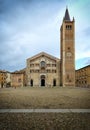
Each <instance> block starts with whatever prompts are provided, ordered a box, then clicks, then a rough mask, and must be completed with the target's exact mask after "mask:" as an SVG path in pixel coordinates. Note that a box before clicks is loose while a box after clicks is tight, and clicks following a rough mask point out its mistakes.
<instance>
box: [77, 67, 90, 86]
mask: <svg viewBox="0 0 90 130" xmlns="http://www.w3.org/2000/svg"><path fill="white" fill-rule="evenodd" d="M75 79H76V86H77V87H90V65H88V66H85V67H83V68H81V69H78V70H76V72H75Z"/></svg>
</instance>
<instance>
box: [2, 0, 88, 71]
mask: <svg viewBox="0 0 90 130" xmlns="http://www.w3.org/2000/svg"><path fill="white" fill-rule="evenodd" d="M66 6H68V10H69V14H70V18H71V20H72V19H73V16H74V18H75V52H76V56H75V59H76V69H78V68H80V67H83V66H86V65H88V64H90V2H89V0H85V1H82V0H0V69H4V70H8V71H15V70H19V69H22V68H25V67H26V59H27V58H29V57H31V56H33V55H36V54H38V53H40V52H42V51H44V52H46V53H49V54H51V55H53V56H55V57H58V58H60V26H61V24H62V20H63V17H64V14H65V10H66Z"/></svg>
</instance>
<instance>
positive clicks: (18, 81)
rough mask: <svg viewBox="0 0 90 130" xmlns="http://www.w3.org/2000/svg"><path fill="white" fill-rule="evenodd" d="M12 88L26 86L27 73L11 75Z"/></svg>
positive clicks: (17, 72) (18, 72)
mask: <svg viewBox="0 0 90 130" xmlns="http://www.w3.org/2000/svg"><path fill="white" fill-rule="evenodd" d="M11 86H12V87H23V86H25V73H24V72H20V71H16V72H13V73H11Z"/></svg>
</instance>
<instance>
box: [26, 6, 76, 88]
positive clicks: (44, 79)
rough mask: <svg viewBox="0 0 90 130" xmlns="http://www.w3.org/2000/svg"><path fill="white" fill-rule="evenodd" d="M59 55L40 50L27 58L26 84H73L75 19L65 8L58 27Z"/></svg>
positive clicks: (64, 85) (46, 85)
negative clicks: (55, 55) (58, 56)
mask: <svg viewBox="0 0 90 130" xmlns="http://www.w3.org/2000/svg"><path fill="white" fill-rule="evenodd" d="M60 53H61V54H60V56H61V59H59V58H57V57H54V56H52V55H50V54H47V53H46V52H41V53H39V54H37V55H35V56H33V57H30V58H28V59H27V61H26V63H27V66H26V77H27V85H28V86H36V87H37V86H39V87H41V86H42V87H43V86H45V87H49V86H63V87H68V86H72V87H74V86H75V20H74V18H73V19H72V20H71V19H70V16H69V11H68V9H67V8H66V11H65V16H64V18H63V21H62V25H61V27H60Z"/></svg>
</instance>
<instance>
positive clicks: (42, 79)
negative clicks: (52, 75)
mask: <svg viewBox="0 0 90 130" xmlns="http://www.w3.org/2000/svg"><path fill="white" fill-rule="evenodd" d="M41 86H45V75H42V76H41Z"/></svg>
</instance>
